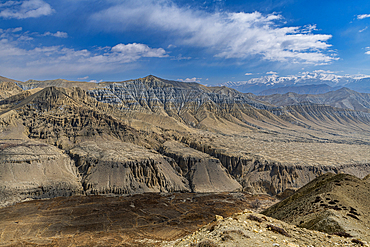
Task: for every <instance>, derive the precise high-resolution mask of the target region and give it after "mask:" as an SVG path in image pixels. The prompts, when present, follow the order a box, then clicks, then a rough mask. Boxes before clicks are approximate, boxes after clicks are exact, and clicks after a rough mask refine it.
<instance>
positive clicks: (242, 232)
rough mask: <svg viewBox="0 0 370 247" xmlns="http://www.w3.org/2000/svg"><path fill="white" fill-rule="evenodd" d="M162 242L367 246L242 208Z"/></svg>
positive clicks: (197, 245)
mask: <svg viewBox="0 0 370 247" xmlns="http://www.w3.org/2000/svg"><path fill="white" fill-rule="evenodd" d="M163 246H165V247H170V246H174V247H175V246H176V247H182V246H184V247H185V246H194V247H201V246H210V247H211V246H212V247H217V246H220V247H221V246H266V247H267V246H290V247H298V246H317V247H327V246H369V245H368V244H367V242H365V241H361V240H359V239H356V238H343V237H340V236H337V235H329V234H326V233H322V232H318V231H312V230H307V229H304V228H299V227H296V226H294V225H289V224H287V223H285V222H282V221H279V220H276V219H274V218H270V217H266V216H264V215H261V214H257V213H253V212H252V211H248V210H245V211H244V212H242V213H237V214H234V215H233V216H232V217H228V218H225V219H224V218H223V217H222V216H216V220H215V221H214V222H212V223H210V224H208V225H206V226H204V227H202V228H200V229H199V230H198V231H196V232H194V233H193V234H191V235H188V236H187V237H184V238H181V239H178V240H176V241H172V242H169V243H165V244H164V245H163Z"/></svg>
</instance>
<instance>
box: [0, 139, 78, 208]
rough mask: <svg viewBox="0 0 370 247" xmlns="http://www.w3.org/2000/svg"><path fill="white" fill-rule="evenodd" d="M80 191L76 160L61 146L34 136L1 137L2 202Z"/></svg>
mask: <svg viewBox="0 0 370 247" xmlns="http://www.w3.org/2000/svg"><path fill="white" fill-rule="evenodd" d="M81 193H82V186H81V184H80V178H79V175H78V172H77V170H76V167H75V166H74V162H73V161H72V160H71V159H70V158H69V156H68V155H66V154H63V153H62V152H61V150H59V149H58V148H56V147H54V146H51V145H48V144H45V143H41V142H35V141H31V140H27V141H26V140H1V141H0V194H1V196H0V206H6V205H9V204H12V203H14V202H18V201H20V200H24V199H27V198H33V199H35V198H53V197H57V196H70V195H76V194H81Z"/></svg>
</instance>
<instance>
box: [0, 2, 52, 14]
mask: <svg viewBox="0 0 370 247" xmlns="http://www.w3.org/2000/svg"><path fill="white" fill-rule="evenodd" d="M0 10H1V11H0V17H3V18H5V19H12V18H15V19H26V18H32V17H33V18H35V17H40V16H44V15H51V14H52V13H53V12H54V10H53V9H52V8H51V6H50V5H49V4H48V3H46V2H44V1H42V0H27V1H7V2H5V3H3V4H1V5H0Z"/></svg>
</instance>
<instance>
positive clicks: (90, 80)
mask: <svg viewBox="0 0 370 247" xmlns="http://www.w3.org/2000/svg"><path fill="white" fill-rule="evenodd" d="M89 82H95V83H97V82H98V81H97V80H90V81H89Z"/></svg>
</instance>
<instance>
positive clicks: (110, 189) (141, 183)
mask: <svg viewBox="0 0 370 247" xmlns="http://www.w3.org/2000/svg"><path fill="white" fill-rule="evenodd" d="M69 154H70V156H71V157H72V158H73V159H74V160H75V161H76V166H77V168H78V171H79V172H80V174H81V177H82V184H83V187H84V190H85V192H86V193H87V194H108V193H113V194H135V193H144V192H174V191H184V192H185V191H190V188H189V185H188V181H187V180H186V179H185V178H183V177H182V176H181V174H179V173H178V172H177V170H179V168H178V167H177V164H176V163H175V162H174V161H173V160H172V159H168V158H166V157H163V156H162V155H160V154H158V153H156V152H155V151H150V150H147V149H145V148H143V147H140V146H136V145H134V144H130V143H122V142H106V143H104V142H83V143H81V144H79V145H78V146H77V147H75V148H73V149H72V150H70V151H69ZM176 168H177V169H176Z"/></svg>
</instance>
